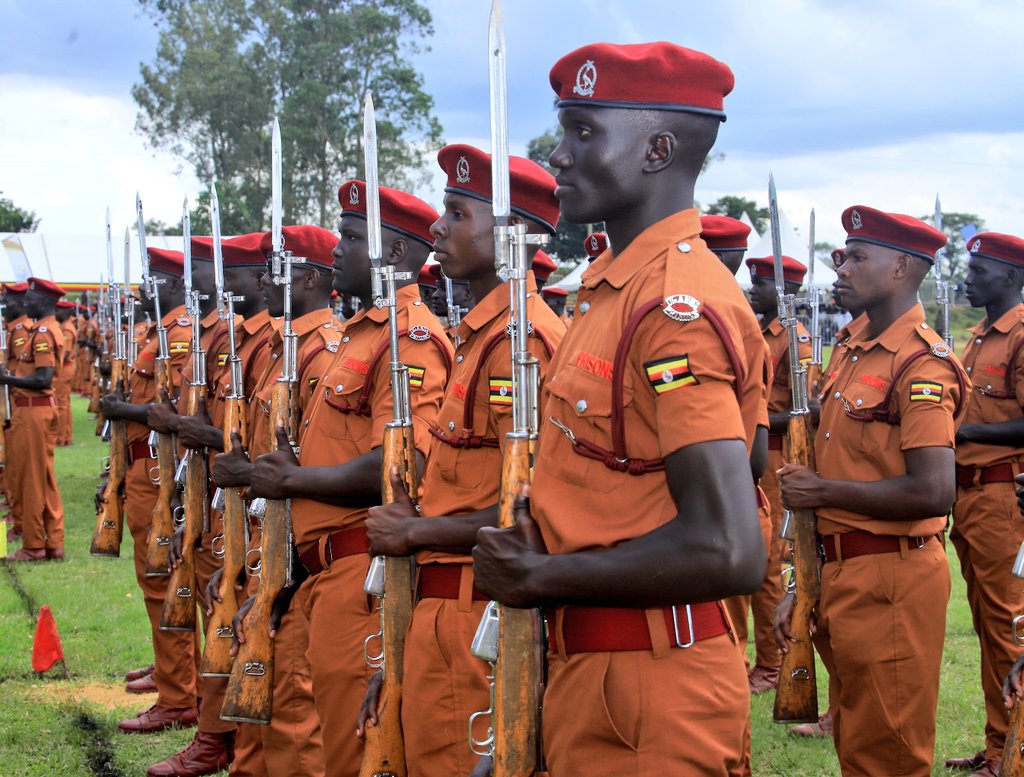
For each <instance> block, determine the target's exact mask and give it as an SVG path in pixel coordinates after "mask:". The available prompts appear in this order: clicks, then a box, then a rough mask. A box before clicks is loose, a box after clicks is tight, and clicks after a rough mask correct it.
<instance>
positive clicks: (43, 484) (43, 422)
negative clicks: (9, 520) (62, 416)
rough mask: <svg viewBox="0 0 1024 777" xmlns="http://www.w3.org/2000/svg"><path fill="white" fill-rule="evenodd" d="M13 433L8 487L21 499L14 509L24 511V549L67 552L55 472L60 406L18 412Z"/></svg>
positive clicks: (22, 517)
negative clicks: (61, 549)
mask: <svg viewBox="0 0 1024 777" xmlns="http://www.w3.org/2000/svg"><path fill="white" fill-rule="evenodd" d="M9 432H10V434H9V435H8V436H7V438H6V439H7V443H8V445H9V446H10V448H9V450H10V451H11V454H12V455H9V456H8V457H7V459H8V460H7V470H8V472H7V483H8V485H9V486H10V487H11V492H12V495H13V494H16V495H17V496H16V497H14V499H12V502H11V505H12V509H14V508H16V509H18V510H20V514H21V530H22V532H23V535H22V541H23V546H24V547H25V548H27V549H30V550H40V549H42V548H63V547H64V505H63V503H62V502H61V498H60V490H59V489H58V488H57V476H56V474H55V473H54V470H53V448H54V443H55V442H56V438H57V408H56V406H39V407H19V408H17V410H16V411H15V412H14V418H13V419H12V421H11V428H10V430H9ZM15 451H17V455H13V454H14V452H15ZM16 514H17V513H16Z"/></svg>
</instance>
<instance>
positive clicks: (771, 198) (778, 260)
mask: <svg viewBox="0 0 1024 777" xmlns="http://www.w3.org/2000/svg"><path fill="white" fill-rule="evenodd" d="M768 218H769V221H770V223H771V225H770V229H771V231H772V260H773V261H774V264H775V292H776V293H777V294H778V296H779V314H780V315H781V314H782V298H783V297H784V296H786V283H785V276H784V275H783V273H782V233H781V232H780V231H779V198H778V195H777V194H776V192H775V176H773V175H772V174H771V173H768Z"/></svg>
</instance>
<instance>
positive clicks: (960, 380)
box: [846, 348, 967, 426]
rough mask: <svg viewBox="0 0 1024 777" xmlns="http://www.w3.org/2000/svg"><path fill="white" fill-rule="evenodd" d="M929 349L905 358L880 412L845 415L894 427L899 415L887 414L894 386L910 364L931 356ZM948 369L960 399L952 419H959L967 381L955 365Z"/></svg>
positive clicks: (883, 400) (893, 377)
mask: <svg viewBox="0 0 1024 777" xmlns="http://www.w3.org/2000/svg"><path fill="white" fill-rule="evenodd" d="M931 352H932V351H931V349H930V348H922V349H921V350H920V351H915V352H914V353H912V354H910V356H908V357H907V360H906V361H905V362H903V364H901V365H900V366H899V369H897V370H896V372H895V374H894V375H893V376H892V381H891V382H890V383H889V388H888V390H887V391H886V392H885V396H884V397H883V398H882V404H881V408H882V409H880V410H872V411H871V412H870V413H861V412H857V411H853V410H849V409H846V415H847V416H848V417H849V418H852V419H853V420H854V421H864V422H865V423H872V422H874V421H881V422H883V423H887V424H889V425H890V426H896V425H898V424H899V422H900V418H901V417H900V414H899V413H891V412H889V405H890V404H891V403H892V395H893V394H894V393H895V391H896V384H897V383H898V382H899V379H900V378H902V377H903V375H904V373H905V372H906V371H907V370H908V369H909V368H910V365H911V363H913V362H915V361H917V360H918V359H919V358H921V357H922V356H927V355H929V354H931ZM949 365H950V367H952V368H953V374H954V375H956V382H957V385H959V387H960V398H959V399H958V400H957V403H956V407H955V408H954V409H953V418H954V419H956V418H959V416H960V412H961V411H962V410H963V408H964V401H965V399H966V395H967V380H966V378H965V377H964V375H963V372H962V371H961V370H960V368H959V367H957V366H956V364H955V363H953V362H949Z"/></svg>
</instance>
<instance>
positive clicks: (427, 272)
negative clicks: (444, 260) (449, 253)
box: [416, 264, 441, 286]
mask: <svg viewBox="0 0 1024 777" xmlns="http://www.w3.org/2000/svg"><path fill="white" fill-rule="evenodd" d="M435 267H436V268H437V271H438V272H441V265H439V264H425V265H423V266H422V267H421V268H420V274H419V276H418V277H417V278H416V282H417V283H422V284H423V285H424V286H433V285H434V282H435V281H436V276H435V275H434V268H435Z"/></svg>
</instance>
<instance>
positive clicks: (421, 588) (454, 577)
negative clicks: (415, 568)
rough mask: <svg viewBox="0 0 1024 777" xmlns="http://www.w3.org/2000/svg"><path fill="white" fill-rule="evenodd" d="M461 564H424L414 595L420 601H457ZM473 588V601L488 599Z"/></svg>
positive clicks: (460, 580) (420, 569) (460, 581)
mask: <svg viewBox="0 0 1024 777" xmlns="http://www.w3.org/2000/svg"><path fill="white" fill-rule="evenodd" d="M463 566H464V565H463V564H424V565H423V566H421V567H420V568H419V576H418V578H417V581H416V594H417V595H418V596H419V598H420V599H458V598H459V589H460V586H461V583H462V568H463ZM490 598H491V597H489V596H484V595H483V594H482V593H480V592H479V591H478V590H476V586H473V601H475V602H486V601H488V600H489V599H490Z"/></svg>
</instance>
